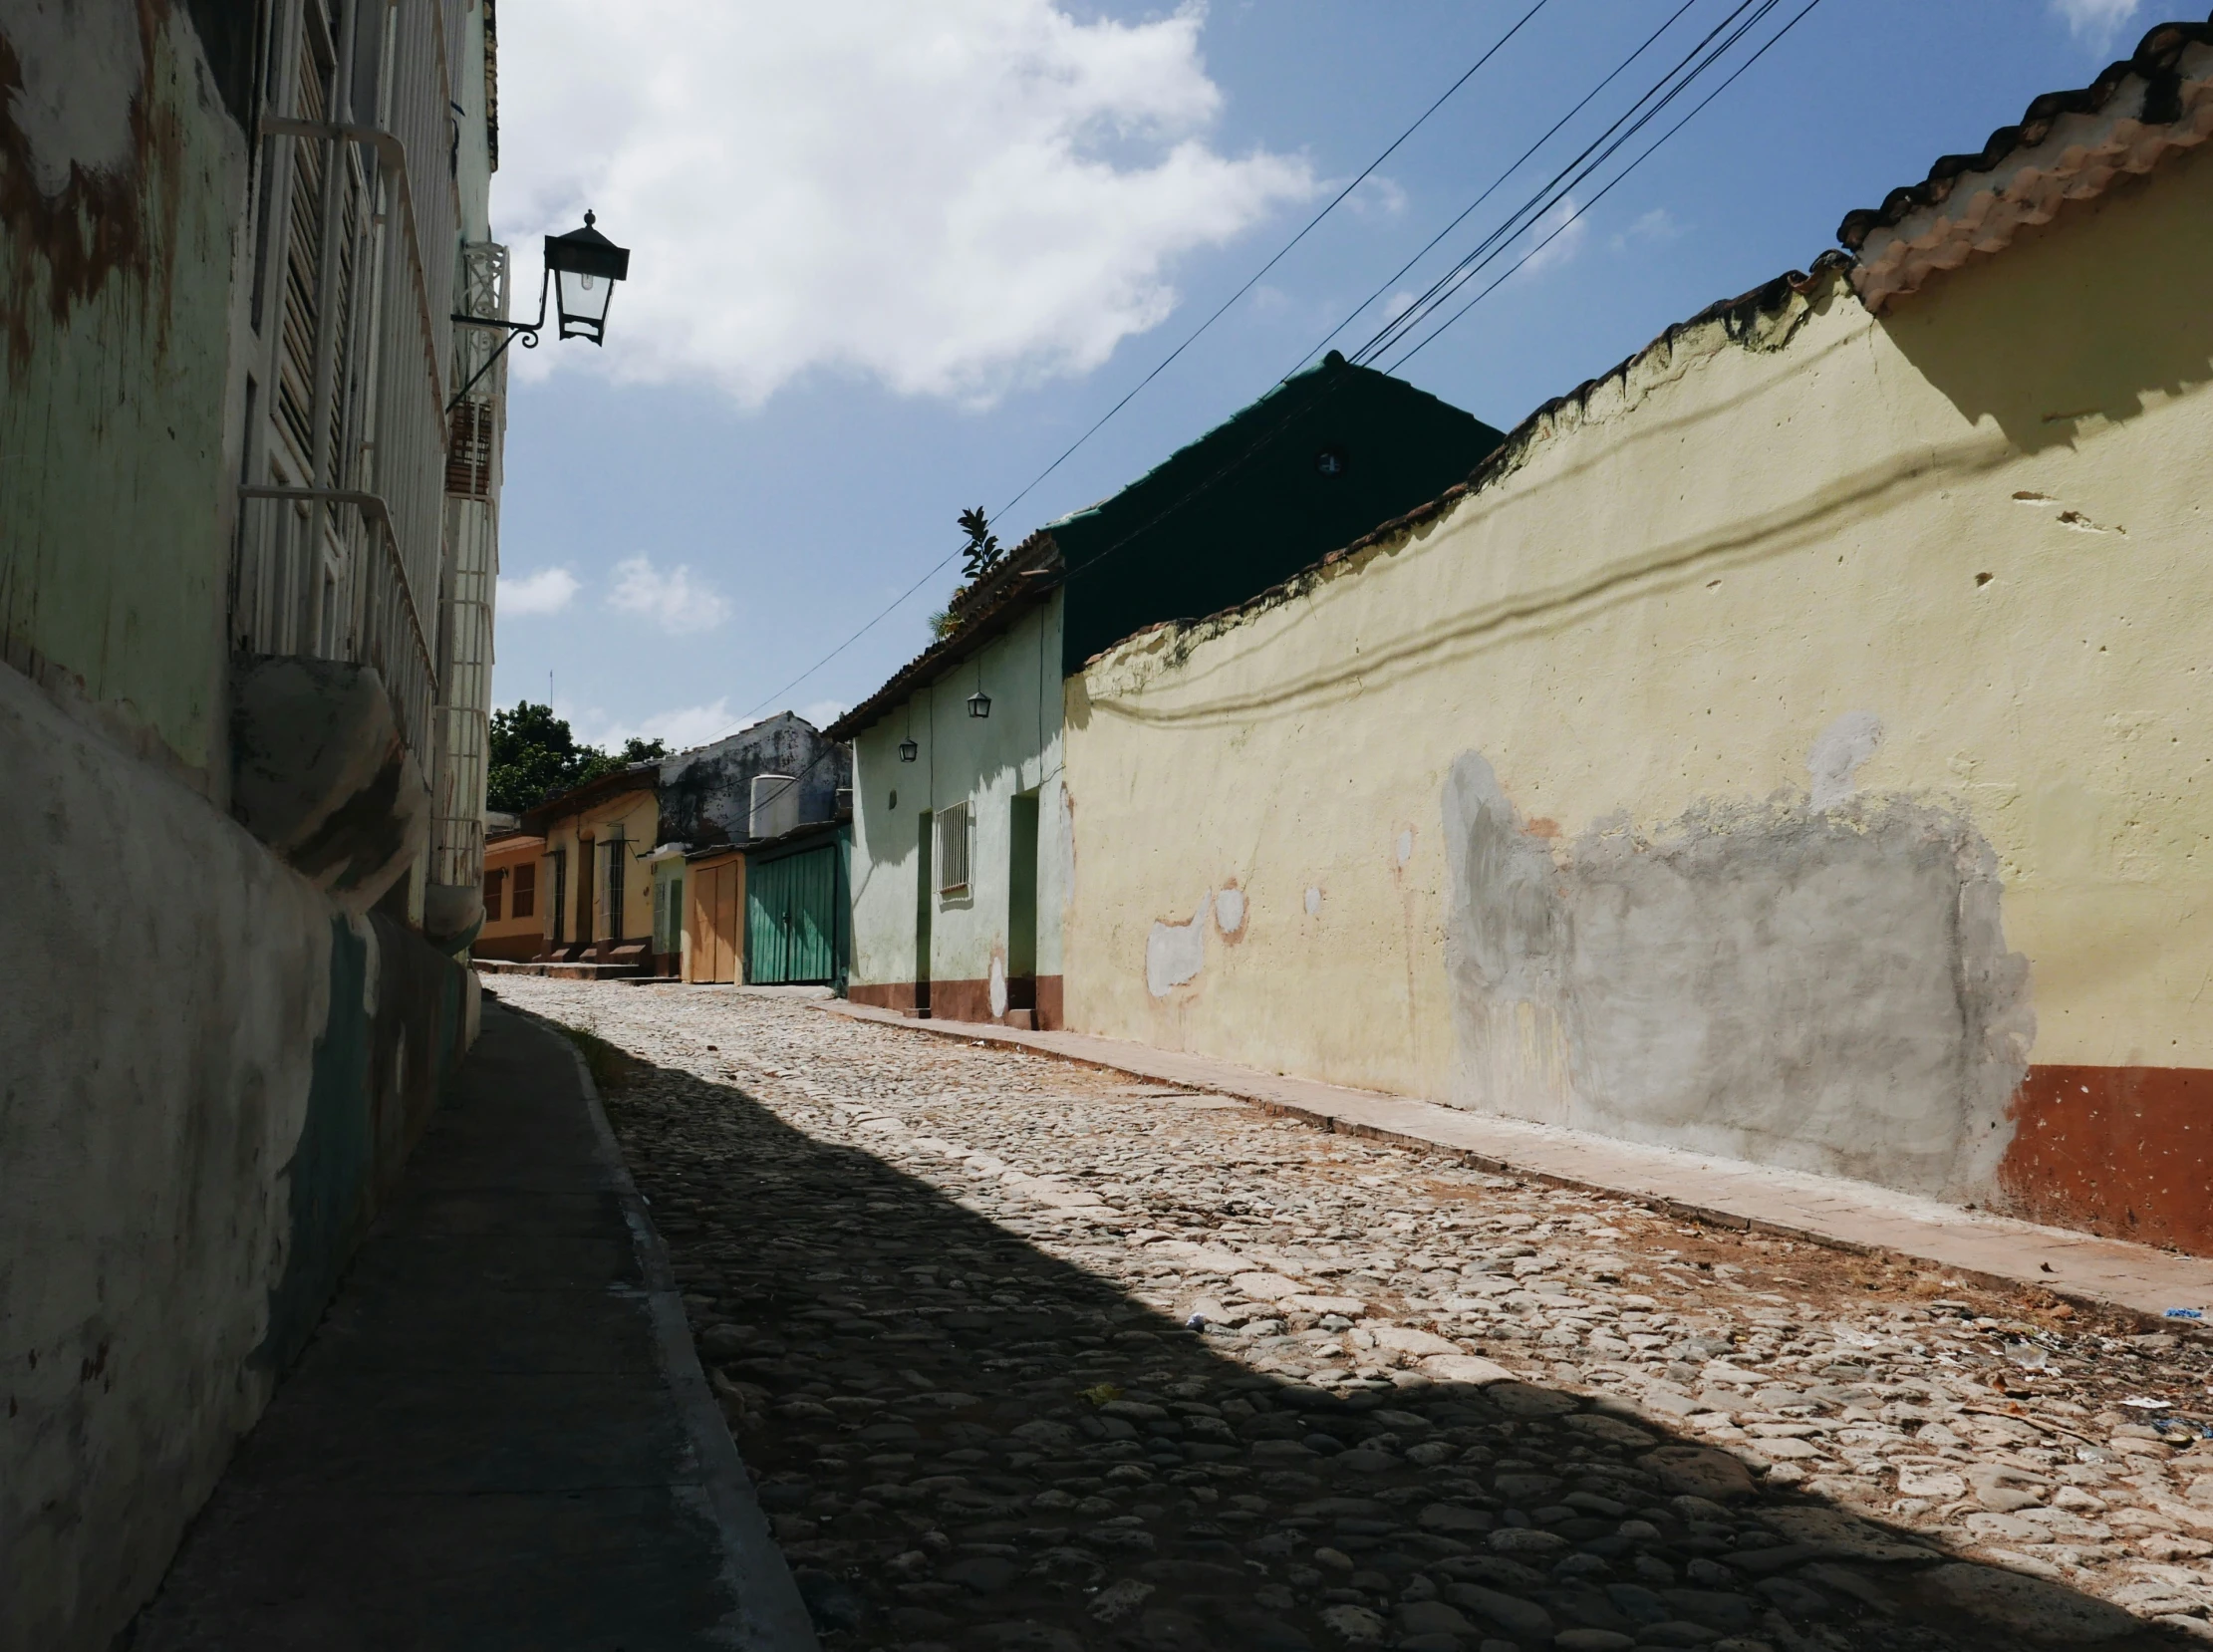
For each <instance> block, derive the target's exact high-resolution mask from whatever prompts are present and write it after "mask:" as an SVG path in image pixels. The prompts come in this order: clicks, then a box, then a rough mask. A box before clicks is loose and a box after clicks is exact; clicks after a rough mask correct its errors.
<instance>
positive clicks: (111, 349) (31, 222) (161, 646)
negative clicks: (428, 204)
mask: <svg viewBox="0 0 2213 1652" xmlns="http://www.w3.org/2000/svg"><path fill="white" fill-rule="evenodd" d="M245 166H246V144H245V138H244V135H243V134H242V133H241V131H240V129H239V126H238V123H237V121H236V119H235V118H234V117H233V116H232V115H231V114H230V112H229V111H228V110H226V109H225V107H224V104H223V97H222V93H221V90H220V88H219V84H218V77H217V76H216V75H215V74H214V73H213V72H211V70H210V68H209V66H208V63H207V61H206V58H205V55H204V54H203V53H202V51H201V48H200V44H199V39H198V36H197V34H196V32H195V30H194V27H193V24H192V21H191V19H190V17H189V16H188V15H187V14H186V12H185V10H184V8H183V7H182V6H178V5H169V4H164V3H163V0H147V3H146V4H143V5H138V6H134V5H132V4H129V3H127V0H90V3H88V4H85V5H80V6H75V7H65V8H56V7H48V8H36V7H15V8H10V9H9V12H8V14H7V16H6V17H5V18H4V19H0V498H4V499H5V500H6V508H5V511H4V513H0V649H4V652H5V658H6V659H7V661H8V663H9V664H11V665H14V666H16V667H17V668H18V669H20V670H23V671H26V672H28V673H30V674H31V675H33V676H34V677H37V678H39V679H40V680H41V681H44V682H47V683H50V684H61V685H68V686H70V687H72V688H81V689H82V691H83V692H84V693H85V694H86V695H88V696H89V697H91V698H92V699H94V700H96V701H99V702H102V703H103V704H104V705H105V706H107V707H109V708H110V709H111V710H112V711H113V712H115V713H116V714H117V718H118V720H120V722H121V723H122V725H123V726H125V727H127V728H130V729H132V730H133V731H134V732H137V733H138V734H141V735H150V736H151V737H152V738H153V739H154V740H157V741H158V742H159V743H160V745H162V746H165V747H166V748H167V750H168V752H169V753H170V754H173V756H174V757H175V758H177V759H180V760H181V762H182V763H183V765H184V766H185V767H186V768H188V769H191V770H197V771H200V772H201V774H202V776H203V777H205V776H206V775H208V774H209V773H210V771H214V770H218V769H219V768H220V766H221V763H220V758H221V725H222V715H221V710H220V706H221V694H222V681H223V665H224V653H225V645H224V623H223V616H224V612H225V607H226V599H227V590H226V580H227V570H228V567H229V537H230V524H231V509H232V505H231V501H232V498H233V486H232V484H233V483H234V481H235V479H236V478H235V476H234V474H233V471H234V468H235V467H234V466H233V465H232V464H230V463H228V462H226V459H225V453H224V442H225V436H224V432H225V429H226V424H227V422H228V421H227V419H226V409H225V405H224V401H225V387H226V382H227V380H228V378H229V343H230V338H231V323H232V317H231V313H230V306H231V293H232V258H233V252H234V248H233V236H234V231H235V226H236V224H237V222H238V221H239V218H240V213H241V209H242V207H243V205H244V199H243V190H244V179H245Z"/></svg>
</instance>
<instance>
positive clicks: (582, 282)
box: [546, 212, 630, 344]
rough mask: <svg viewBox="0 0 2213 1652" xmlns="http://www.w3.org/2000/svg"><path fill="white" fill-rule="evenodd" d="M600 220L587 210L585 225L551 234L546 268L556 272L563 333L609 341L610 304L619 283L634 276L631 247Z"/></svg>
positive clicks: (547, 239) (571, 336)
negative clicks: (617, 239)
mask: <svg viewBox="0 0 2213 1652" xmlns="http://www.w3.org/2000/svg"><path fill="white" fill-rule="evenodd" d="M598 221H599V220H598V219H597V218H596V217H595V216H594V215H593V214H592V213H590V212H587V213H585V214H584V227H583V228H582V229H572V230H570V231H569V232H568V233H567V234H566V235H548V236H547V237H546V268H547V269H548V270H550V271H552V272H553V279H554V285H555V288H556V289H557V292H558V294H559V298H560V304H559V306H558V310H557V313H558V315H559V316H560V320H561V333H560V336H561V337H562V338H564V339H590V340H591V341H592V342H593V343H594V344H605V343H606V342H607V338H606V335H607V306H608V304H609V303H610V302H611V301H612V300H613V299H614V297H615V283H616V282H618V281H627V280H628V279H629V278H630V249H629V248H628V247H619V246H617V245H616V244H615V243H614V242H613V241H610V240H609V239H608V238H607V237H606V236H604V235H602V234H601V233H600V232H599V231H598V230H596V229H594V228H593V227H592V225H593V224H595V223H596V222H598Z"/></svg>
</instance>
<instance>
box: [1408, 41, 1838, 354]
mask: <svg viewBox="0 0 2213 1652" xmlns="http://www.w3.org/2000/svg"><path fill="white" fill-rule="evenodd" d="M1820 3H1821V0H1806V3H1805V5H1804V6H1803V7H1801V8H1800V9H1799V10H1798V14H1797V15H1796V16H1794V17H1793V18H1792V19H1791V21H1790V22H1788V23H1786V24H1784V25H1783V27H1782V28H1780V29H1778V30H1777V31H1776V32H1775V33H1774V34H1772V35H1770V36H1769V37H1768V39H1767V41H1766V42H1765V43H1764V44H1763V45H1762V46H1761V47H1760V49H1759V50H1758V51H1757V52H1754V53H1753V54H1752V56H1751V57H1749V58H1747V59H1745V61H1744V62H1743V63H1741V64H1739V65H1738V66H1737V67H1736V68H1735V69H1733V70H1731V71H1730V73H1729V76H1728V78H1727V79H1726V80H1724V81H1723V82H1722V83H1721V85H1719V86H1717V87H1715V88H1714V90H1713V91H1711V92H1709V93H1707V94H1706V96H1705V97H1704V98H1702V99H1700V100H1699V102H1698V104H1697V106H1696V107H1695V108H1693V109H1692V110H1691V111H1690V113H1689V114H1687V115H1685V116H1684V117H1683V119H1682V120H1680V121H1678V122H1676V123H1675V125H1674V126H1672V127H1670V128H1668V130H1667V131H1666V132H1664V133H1662V134H1661V135H1660V136H1659V137H1658V138H1654V139H1653V140H1652V142H1651V144H1650V145H1649V146H1648V147H1647V148H1646V149H1645V150H1644V152H1643V153H1641V154H1639V155H1638V156H1637V157H1636V159H1634V160H1632V161H1630V162H1629V164H1628V165H1626V166H1624V167H1623V168H1622V169H1621V170H1620V171H1619V172H1618V173H1616V174H1615V175H1614V176H1613V177H1612V178H1611V179H1609V180H1608V181H1607V183H1606V185H1605V187H1604V188H1602V189H1600V190H1599V191H1598V192H1597V193H1596V194H1595V195H1593V196H1591V198H1590V199H1589V200H1587V201H1585V202H1584V203H1583V204H1582V205H1581V206H1578V207H1577V208H1575V210H1574V211H1573V212H1572V213H1571V214H1569V215H1568V217H1567V218H1565V219H1564V220H1562V221H1561V223H1560V224H1559V225H1558V226H1557V227H1556V228H1555V229H1553V231H1552V233H1551V234H1549V235H1547V236H1545V237H1544V239H1543V240H1541V241H1539V242H1538V243H1537V244H1536V245H1535V246H1533V247H1531V248H1529V250H1528V251H1526V252H1524V253H1523V254H1522V255H1521V257H1520V258H1518V259H1516V260H1515V262H1514V266H1513V268H1511V269H1509V270H1508V271H1507V272H1506V273H1505V274H1504V275H1502V276H1500V277H1499V279H1498V280H1496V281H1494V282H1492V283H1491V285H1490V286H1488V287H1486V288H1484V290H1483V291H1482V292H1480V293H1478V294H1476V296H1475V297H1474V298H1471V299H1470V300H1469V301H1468V302H1467V303H1466V304H1463V305H1462V306H1461V307H1460V308H1459V309H1457V310H1455V311H1454V312H1453V313H1452V314H1451V315H1450V316H1447V317H1446V318H1445V320H1444V321H1442V322H1440V323H1439V324H1438V325H1437V326H1436V327H1435V328H1433V329H1431V331H1430V332H1429V333H1428V334H1427V335H1426V336H1424V337H1423V339H1422V340H1421V342H1420V343H1418V344H1416V345H1414V346H1413V347H1412V348H1411V349H1409V350H1407V351H1406V352H1405V353H1404V354H1403V355H1401V356H1399V357H1398V358H1397V359H1396V360H1394V361H1393V362H1392V363H1391V365H1390V367H1389V368H1388V369H1386V370H1385V371H1387V372H1390V373H1396V372H1398V370H1399V369H1400V368H1402V367H1404V366H1405V365H1406V364H1407V363H1408V362H1410V361H1412V360H1413V359H1414V358H1415V357H1416V356H1418V355H1419V354H1421V352H1422V351H1424V350H1426V349H1428V348H1429V347H1430V345H1431V344H1433V343H1435V342H1436V340H1437V338H1438V336H1439V335H1440V334H1442V333H1444V332H1445V331H1446V329H1447V328H1450V327H1451V326H1452V325H1453V324H1454V323H1455V322H1457V321H1459V320H1460V318H1461V317H1462V316H1464V315H1466V314H1467V313H1468V312H1469V311H1470V310H1473V309H1474V308H1475V307H1476V306H1477V305H1478V304H1481V303H1482V302H1483V301H1484V300H1485V299H1487V298H1489V297H1490V296H1491V295H1492V294H1493V293H1495V292H1497V291H1498V290H1499V289H1500V287H1502V286H1504V285H1505V284H1506V283H1507V282H1508V281H1509V280H1511V279H1512V278H1513V276H1514V274H1515V272H1516V271H1517V270H1520V269H1521V266H1522V265H1523V264H1526V263H1527V262H1528V261H1529V260H1530V259H1531V258H1534V257H1535V256H1536V255H1537V254H1538V253H1539V252H1542V251H1543V250H1544V249H1545V248H1546V247H1548V246H1550V245H1551V244H1552V242H1553V241H1555V240H1557V239H1558V238H1559V237H1560V236H1561V235H1563V234H1565V233H1566V231H1567V230H1568V228H1569V227H1570V226H1571V225H1573V224H1574V223H1575V221H1576V220H1577V219H1579V218H1580V217H1582V215H1583V214H1584V213H1585V212H1588V211H1589V210H1590V209H1591V208H1592V207H1594V206H1596V205H1597V204H1598V203H1599V202H1600V201H1602V200H1604V199H1605V198H1606V196H1607V195H1609V194H1611V193H1612V192H1613V189H1614V186H1615V185H1616V184H1618V183H1620V182H1621V181H1622V180H1623V179H1624V178H1626V177H1628V176H1629V174H1630V173H1631V172H1634V171H1635V170H1636V169H1637V168H1638V167H1639V166H1641V165H1643V164H1644V163H1645V162H1646V161H1647V160H1649V159H1650V158H1651V157H1652V155H1653V153H1654V151H1656V150H1657V149H1659V147H1660V146H1661V145H1662V144H1664V143H1666V142H1667V140H1668V139H1669V138H1673V137H1674V136H1675V135H1676V134H1677V133H1679V132H1681V131H1682V130H1683V129H1684V128H1685V127H1687V126H1689V125H1690V124H1691V123H1692V122H1693V121H1695V120H1696V119H1698V116H1699V114H1700V112H1701V111H1703V110H1704V109H1705V108H1706V106H1707V105H1708V104H1710V103H1712V102H1713V101H1714V100H1715V99H1716V98H1718V97H1720V96H1721V95H1722V94H1723V93H1724V92H1727V91H1728V90H1729V89H1730V88H1731V87H1732V86H1734V85H1736V83H1737V80H1738V77H1739V76H1741V75H1743V74H1744V73H1745V71H1747V70H1748V69H1750V68H1751V67H1752V66H1753V65H1754V64H1756V63H1758V62H1759V61H1760V60H1761V59H1762V58H1764V57H1766V56H1767V55H1768V53H1769V52H1770V51H1771V50H1772V49H1773V48H1774V47H1775V46H1776V45H1777V44H1778V43H1779V42H1780V41H1781V40H1782V39H1783V37H1784V36H1785V35H1787V34H1789V33H1790V32H1791V31H1792V30H1793V29H1795V28H1797V27H1798V25H1799V24H1800V23H1802V22H1804V21H1805V19H1806V17H1807V15H1808V14H1809V13H1811V12H1812V10H1813V8H1814V7H1816V6H1818V5H1819V4H1820ZM1732 44H1734V41H1732ZM1608 152H1609V153H1610V152H1611V151H1608ZM1586 175H1587V174H1586Z"/></svg>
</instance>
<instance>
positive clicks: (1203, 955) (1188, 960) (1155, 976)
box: [1145, 893, 1214, 998]
mask: <svg viewBox="0 0 2213 1652" xmlns="http://www.w3.org/2000/svg"><path fill="white" fill-rule="evenodd" d="M1213 907H1214V896H1213V895H1212V894H1211V893H1210V894H1207V895H1202V896H1201V897H1200V898H1199V910H1198V911H1197V912H1195V913H1193V914H1192V915H1191V922H1190V923H1188V924H1162V923H1158V922H1156V923H1155V924H1154V925H1153V933H1152V934H1151V935H1149V936H1147V937H1146V938H1145V985H1146V989H1147V990H1148V991H1150V992H1151V993H1152V994H1153V996H1154V997H1156V998H1165V997H1167V996H1168V994H1169V993H1170V992H1172V991H1174V990H1175V989H1176V988H1177V987H1179V986H1181V985H1183V984H1184V982H1185V981H1187V980H1190V979H1191V978H1192V977H1193V976H1195V975H1197V974H1198V973H1199V971H1200V970H1201V969H1204V968H1205V967H1206V966H1207V914H1208V913H1209V912H1210V911H1211V910H1213Z"/></svg>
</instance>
